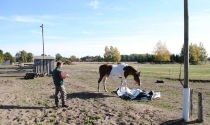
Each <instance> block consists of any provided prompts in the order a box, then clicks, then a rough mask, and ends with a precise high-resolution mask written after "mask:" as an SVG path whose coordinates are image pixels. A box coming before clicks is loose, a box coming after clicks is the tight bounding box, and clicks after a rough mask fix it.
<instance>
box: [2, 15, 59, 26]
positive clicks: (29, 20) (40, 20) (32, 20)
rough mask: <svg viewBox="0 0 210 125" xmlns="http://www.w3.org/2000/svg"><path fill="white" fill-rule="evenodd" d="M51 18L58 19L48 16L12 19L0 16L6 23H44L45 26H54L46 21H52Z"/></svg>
mask: <svg viewBox="0 0 210 125" xmlns="http://www.w3.org/2000/svg"><path fill="white" fill-rule="evenodd" d="M51 18H55V19H56V17H53V16H48V15H43V16H23V15H14V16H11V17H3V16H0V20H5V21H11V22H23V23H44V24H52V23H50V22H47V21H46V20H50V19H51Z"/></svg>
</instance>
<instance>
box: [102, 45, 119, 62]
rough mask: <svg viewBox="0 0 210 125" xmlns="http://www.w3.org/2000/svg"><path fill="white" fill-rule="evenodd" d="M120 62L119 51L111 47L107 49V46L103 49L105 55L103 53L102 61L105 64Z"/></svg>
mask: <svg viewBox="0 0 210 125" xmlns="http://www.w3.org/2000/svg"><path fill="white" fill-rule="evenodd" d="M120 60H121V56H120V51H119V50H118V49H117V48H116V47H115V48H114V47H113V46H110V48H108V47H107V46H106V47H105V53H104V61H106V62H109V61H110V62H119V61H120Z"/></svg>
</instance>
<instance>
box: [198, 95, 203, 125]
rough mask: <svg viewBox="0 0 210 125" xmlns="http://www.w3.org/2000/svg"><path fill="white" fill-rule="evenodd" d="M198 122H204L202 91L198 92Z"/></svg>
mask: <svg viewBox="0 0 210 125" xmlns="http://www.w3.org/2000/svg"><path fill="white" fill-rule="evenodd" d="M198 122H203V105H202V93H201V92H198Z"/></svg>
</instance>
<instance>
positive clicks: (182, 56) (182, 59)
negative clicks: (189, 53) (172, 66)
mask: <svg viewBox="0 0 210 125" xmlns="http://www.w3.org/2000/svg"><path fill="white" fill-rule="evenodd" d="M180 58H181V60H180V61H181V62H184V44H183V45H182V49H181V53H180Z"/></svg>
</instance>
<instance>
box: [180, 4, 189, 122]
mask: <svg viewBox="0 0 210 125" xmlns="http://www.w3.org/2000/svg"><path fill="white" fill-rule="evenodd" d="M188 18H189V16H188V0H184V90H183V105H182V117H183V119H184V120H185V121H186V122H188V121H189V110H190V88H189V42H188V40H189V39H188V38H189V37H188V36H189V35H188V29H189V28H188V26H189V25H188V24H189V20H188Z"/></svg>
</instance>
